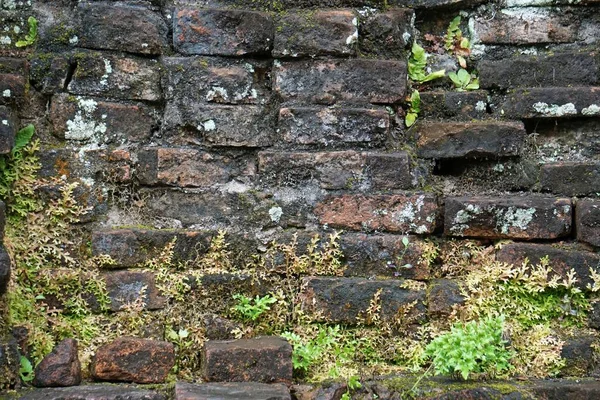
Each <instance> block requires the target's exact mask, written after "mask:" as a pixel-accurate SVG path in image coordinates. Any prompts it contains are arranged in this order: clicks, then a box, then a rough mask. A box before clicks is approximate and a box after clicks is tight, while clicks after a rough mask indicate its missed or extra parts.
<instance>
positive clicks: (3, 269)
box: [0, 233, 12, 296]
mask: <svg viewBox="0 0 600 400" xmlns="http://www.w3.org/2000/svg"><path fill="white" fill-rule="evenodd" d="M3 236H4V233H3ZM11 266H12V261H11V260H10V255H9V254H8V252H7V251H6V248H5V247H4V245H3V244H0V296H2V295H3V294H4V293H5V292H6V288H7V287H8V282H9V281H10V275H11V272H10V271H11Z"/></svg>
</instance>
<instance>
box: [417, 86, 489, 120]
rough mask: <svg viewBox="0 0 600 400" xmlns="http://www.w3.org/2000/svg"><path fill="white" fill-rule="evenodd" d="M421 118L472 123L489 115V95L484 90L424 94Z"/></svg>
mask: <svg viewBox="0 0 600 400" xmlns="http://www.w3.org/2000/svg"><path fill="white" fill-rule="evenodd" d="M420 96H421V112H420V113H419V117H420V118H425V119H445V118H452V119H455V120H464V121H471V120H472V119H481V118H483V117H484V116H485V115H486V114H487V105H488V99H487V97H488V93H487V92H485V91H482V90H476V91H468V92H447V91H434V92H422V93H420Z"/></svg>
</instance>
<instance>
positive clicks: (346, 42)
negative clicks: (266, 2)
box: [273, 10, 358, 57]
mask: <svg viewBox="0 0 600 400" xmlns="http://www.w3.org/2000/svg"><path fill="white" fill-rule="evenodd" d="M357 41H358V18H357V16H356V15H355V14H354V13H353V12H352V11H351V10H316V11H310V12H298V13H294V12H292V13H286V14H284V15H283V16H282V17H281V18H280V19H279V21H277V29H276V31H275V44H274V46H273V57H307V56H311V57H313V56H321V55H333V56H345V55H351V54H354V53H356V43H357Z"/></svg>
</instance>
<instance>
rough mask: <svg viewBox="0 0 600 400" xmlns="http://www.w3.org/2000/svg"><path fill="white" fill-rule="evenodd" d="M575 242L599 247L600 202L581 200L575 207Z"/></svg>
mask: <svg viewBox="0 0 600 400" xmlns="http://www.w3.org/2000/svg"><path fill="white" fill-rule="evenodd" d="M575 227H576V229H575V230H576V232H577V240H579V241H580V242H584V243H589V244H591V245H592V246H600V201H598V200H593V199H581V200H578V201H577V205H576V207H575Z"/></svg>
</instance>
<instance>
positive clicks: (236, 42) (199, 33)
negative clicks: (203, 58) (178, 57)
mask: <svg viewBox="0 0 600 400" xmlns="http://www.w3.org/2000/svg"><path fill="white" fill-rule="evenodd" d="M274 29H275V28H274V25H273V21H272V19H271V17H270V16H269V14H267V13H262V12H256V11H245V10H219V9H202V10H197V9H187V8H180V9H176V10H175V11H174V13H173V42H174V45H175V49H176V50H177V51H179V52H181V53H184V54H199V55H210V56H218V55H223V56H243V55H253V54H268V53H269V52H270V49H271V47H272V46H273V33H274Z"/></svg>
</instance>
